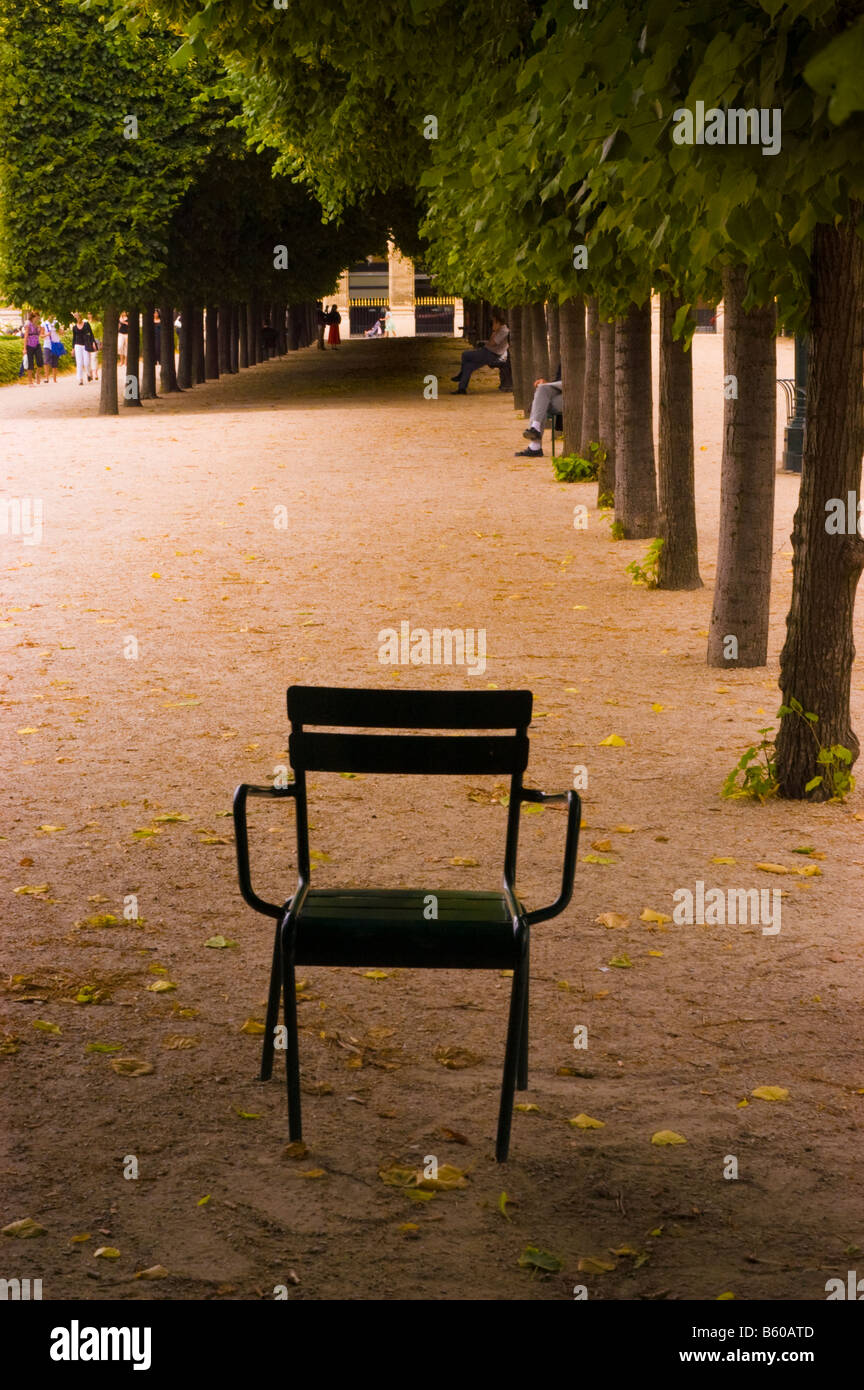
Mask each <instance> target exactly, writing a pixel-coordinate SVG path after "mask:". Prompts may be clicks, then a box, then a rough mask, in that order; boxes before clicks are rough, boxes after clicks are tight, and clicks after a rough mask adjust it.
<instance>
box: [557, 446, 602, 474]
mask: <svg viewBox="0 0 864 1390" xmlns="http://www.w3.org/2000/svg"><path fill="white" fill-rule="evenodd" d="M589 449H590V452H591V457H590V459H586V458H583V457H582V455H581V454H561V455H560V456H559V457H558V458H555V459H553V460H552V467H553V468H554V470H555V477H556V478H557V479H558V482H559V483H594V482H596V481H597V469H598V468H599V466H600V464H601V463H603V462H604V461H605V458H606V450H605V449H604V448H602V446H601V445H600V444H590V445H589Z"/></svg>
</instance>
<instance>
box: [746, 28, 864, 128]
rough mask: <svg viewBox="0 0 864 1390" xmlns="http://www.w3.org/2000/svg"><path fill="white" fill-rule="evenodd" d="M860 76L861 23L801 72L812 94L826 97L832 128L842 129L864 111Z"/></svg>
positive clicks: (863, 64)
mask: <svg viewBox="0 0 864 1390" xmlns="http://www.w3.org/2000/svg"><path fill="white" fill-rule="evenodd" d="M765 2H766V0H763V4H764V3H765ZM862 72H864V19H859V21H858V23H857V24H854V25H851V26H850V27H849V28H848V29H846V30H845V31H844V32H843V33H842V34H838V35H837V37H836V38H834V39H832V40H831V42H830V43H829V44H828V45H827V46H826V47H825V48H823V49H822V51H821V52H820V53H817V54H816V56H815V58H811V59H810V62H809V63H808V64H807V66H806V67H805V69H804V81H805V82H806V83H807V84H808V85H809V86H810V87H812V88H813V90H814V91H816V92H820V93H821V94H823V95H825V96H829V97H830V100H829V102H828V119H829V120H830V121H831V122H832V123H833V124H834V125H842V123H843V122H844V121H846V120H848V118H849V116H851V115H852V113H853V112H854V111H864V83H862V81H861V74H862Z"/></svg>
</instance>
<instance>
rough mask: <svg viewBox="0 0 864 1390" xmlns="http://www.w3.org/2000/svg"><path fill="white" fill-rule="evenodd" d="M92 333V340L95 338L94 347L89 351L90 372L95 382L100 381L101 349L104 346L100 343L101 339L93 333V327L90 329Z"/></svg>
mask: <svg viewBox="0 0 864 1390" xmlns="http://www.w3.org/2000/svg"><path fill="white" fill-rule="evenodd" d="M90 333H91V335H92V338H93V346H92V348H90V350H89V352H90V372H91V375H92V377H93V380H94V381H98V380H99V349H100V348H101V347H102V344H101V343H100V341H99V339H98V338H97V337H96V334H95V333H94V332H93V329H92V327H91V329H90Z"/></svg>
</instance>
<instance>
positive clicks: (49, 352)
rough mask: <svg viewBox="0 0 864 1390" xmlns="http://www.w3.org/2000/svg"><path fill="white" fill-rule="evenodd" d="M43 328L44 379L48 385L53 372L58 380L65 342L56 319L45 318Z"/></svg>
mask: <svg viewBox="0 0 864 1390" xmlns="http://www.w3.org/2000/svg"><path fill="white" fill-rule="evenodd" d="M42 330H43V337H42V360H43V362H44V365H45V375H44V377H43V378H42V380H43V381H44V383H45V385H46V386H47V385H48V382H49V381H50V379H51V374H52V372H53V375H54V380H55V382H56V380H57V363H58V362H59V360H60V357H61V355H62V353H63V343H62V341H61V339H60V328H59V325H58V323H57V320H56V319H45V321H44V323H43V325H42Z"/></svg>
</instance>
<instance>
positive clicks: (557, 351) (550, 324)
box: [546, 299, 561, 381]
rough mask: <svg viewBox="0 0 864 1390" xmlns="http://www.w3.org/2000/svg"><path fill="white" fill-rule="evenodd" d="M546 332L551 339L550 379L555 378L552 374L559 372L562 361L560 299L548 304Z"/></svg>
mask: <svg viewBox="0 0 864 1390" xmlns="http://www.w3.org/2000/svg"><path fill="white" fill-rule="evenodd" d="M546 334H547V337H548V340H549V372H550V381H551V380H554V379H555V378H554V377H553V376H552V375H551V374H552V373H553V372H557V370H558V367H559V365H560V362H561V311H560V309H559V308H558V300H557V299H556V300H555V301H554V303H553V302H551V301H550V303H548V304H547V305H546Z"/></svg>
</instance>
